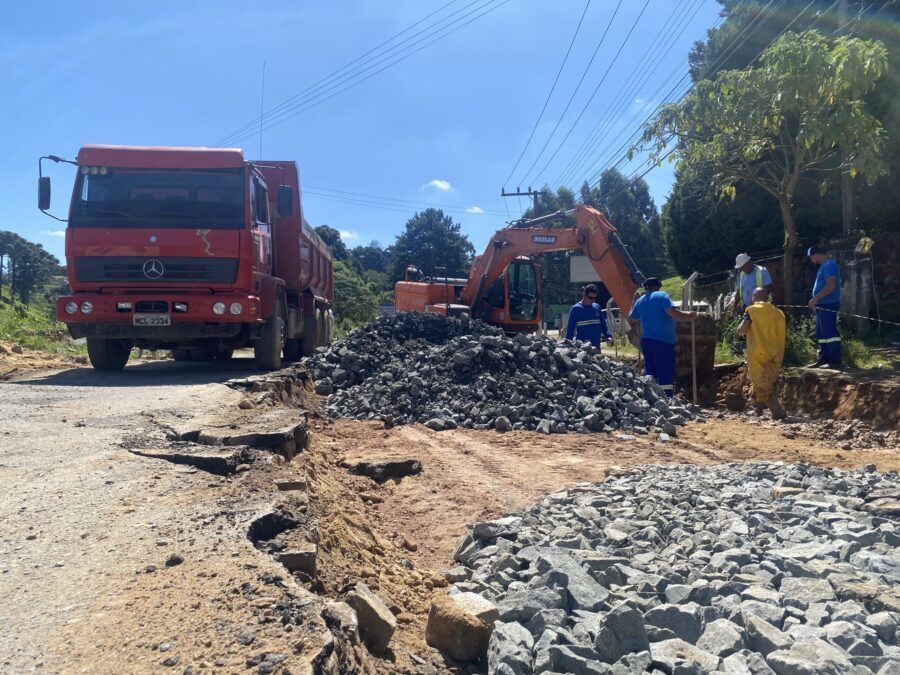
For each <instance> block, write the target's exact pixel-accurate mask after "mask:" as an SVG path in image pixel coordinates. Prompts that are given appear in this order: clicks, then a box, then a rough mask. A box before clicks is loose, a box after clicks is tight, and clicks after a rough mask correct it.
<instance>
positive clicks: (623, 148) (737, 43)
mask: <svg viewBox="0 0 900 675" xmlns="http://www.w3.org/2000/svg"><path fill="white" fill-rule="evenodd" d="M773 2H774V0H769V2H768V3H767V4H766V5H765V6H763V8H762V9H761V10H760V11H759V13H757V14H756V15H755V16H754V17H753V19H752V20H751V21H750V22H749V23H748V24H747V25H746V26H745V27H744V29H743V30H742V31H741V32H740V33H739V34H738V35H737V37H735V38H734V41H733V43H732V45H731V47H730V48H729V49H726V50H724V51H723V52H722V53H721V54H720V55H719V57H718V58H717V59H716V60H715V62H714V63H713V64H712V65H710V66H709V67H708V68H706V69H705V73H704V76H705V75H707V74H709V73H712V72H714V71H715V70H716V69H717V68H718V67H719V66H720V65H722V64H723V63H725V61H726V60H727V59H729V58H730V57H731V56H732V55H733V54H734V53H735V52H736V51H737V50H738V49H740V48H741V47H742V46H743V45H744V44H746V42H747V40H749V39H750V38H751V37H752V36H753V34H754V33H756V31H758V30H759V29H760V27H761V26H762V25H763V24H764V23H765V22H766V21H768V19H769V18H770V17H771V15H772V14H773V13H774V10H775V8H774V7H771V6H772V4H773ZM813 2H815V0H812V1H811V2H810V3H809V5H807V6H806V7H805V8H804V9H803V10H801V12H800V14H802V13H803V12H805V11H806V9H808V8H809V6H810V5H812V4H813ZM770 7H771V8H770ZM767 10H768V13H766V12H767ZM764 13H765V18H762V17H763V15H764ZM799 16H800V15H798V17H795V19H794V20H795V21H796V19H797V18H799ZM757 21H759V24H758V25H756V22H757ZM792 24H793V22H791V24H789V25H792ZM751 29H752V30H751ZM748 31H749V33H748ZM782 32H783V31H782ZM777 37H778V36H776V37H775V38H773V41H774V39H777ZM764 50H765V47H764V48H763V50H762V51H764ZM762 51H761V52H760V53H762ZM758 56H759V55H757V57H758ZM757 57H754V59H751V62H752V61H753V60H755V59H756V58H757ZM689 75H690V73H689V72H688V73H685V74H684V75H682V77H681V78H680V79H679V80H678V81H677V82H676V83H675V85H674V86H673V87H672V88H671V89H670V90H669V91H668V93H667V94H666V95H665V96H664V97H663V102H662V103H660V104H659V105H657V106H656V107H655V108H654V109H653V110H652V111H651V112H650V114H649V115H648V116H647V117H646V118H645V119H644V121H643V122H641V123H640V124H639V125H638V127H637V129H636V130H635V131H634V132H633V133H632V134H631V135H630V136H629V137H628V138H626V140H625V142H624V143H622V144H621V145H620V146H619V147H618V148H617V149H616V150H615V151H614V152H613V153H611V154H610V155H604V153H606V152H607V151H608V150H609V148H611V147H612V146H613V145H614V144H615V143H616V139H613V141H612V142H611V143H609V144H607V146H606V147H605V148H604V150H603V151H601V152H600V153H599V157H604V160H603V161H602V162H600V164H601V167H604V168H605V167H606V166H608V161H610V160H608V159H606V157H609V158H612V157H617V156H619V155H620V153H623V152H624V153H625V154H623V155H622V156H621V157H620V159H619V160H618V161H617V162H615V164H613V166H614V167H617V166H619V165H621V164H622V163H624V162H625V161H626V160H627V150H628V148H629V147H630V146H631V145H632V144H633V143H634V141H636V140H637V138H638V137H639V136H640V133H641V129H642V128H643V127H644V126H645V125H646V124H647V123H648V122H649V121H650V120H651V119H653V117H654V116H655V115H656V114H657V112H658V111H659V110H660V108H661V107H662V106H663V105H665V102H666V101H668V100H669V99H671V98H672V95H673V94H674V93H675V92H676V91H677V90H678V89H679V88H680V87H682V86H683V83H684V81H685V80H686V79H687V78H688V77H689ZM694 86H695V84H694V83H691V84H690V85H689V86H688V87H687V88H686V89H685V90H684V91H682V92H680V93H679V94H678V96H677V97H676V98H678V99H680V98H682V97H683V96H685V95H686V94H687V93H688V92H689V91H690V90H691V89H692V88H693V87H694ZM660 90H661V88H660ZM660 90H657V93H658V92H659V91H660ZM655 96H656V94H654V97H655ZM646 107H647V106H646V105H645V106H644V107H643V108H642V109H641V110H639V111H638V112H637V113H636V114H635V115H634V117H632V119H631V120H630V121H629V123H628V124H627V125H626V127H627V126H630V125H631V123H632V122H634V121H635V120H636V119H637V118H638V117H639V116H640V115H641V114H642V113H643V110H645V109H646ZM617 138H621V134H620V135H619V136H617ZM596 164H597V162H595V163H594V165H595V166H596ZM602 172H603V168H600V169H598V170H597V171H596V172H595V173H594V174H593V175H592V176H590V177H589V178H588V179H587V180H588V182H589V183H593V182H595V181H597V180H598V179H599V177H600V175H601V174H602Z"/></svg>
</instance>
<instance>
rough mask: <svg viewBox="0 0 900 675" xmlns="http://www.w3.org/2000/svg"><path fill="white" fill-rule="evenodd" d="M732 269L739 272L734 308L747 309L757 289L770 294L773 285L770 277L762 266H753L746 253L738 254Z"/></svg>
mask: <svg viewBox="0 0 900 675" xmlns="http://www.w3.org/2000/svg"><path fill="white" fill-rule="evenodd" d="M734 268H735V269H736V270H739V273H738V277H737V302H736V303H735V305H736V308H744V307H749V306H750V305H752V304H753V291H754V290H755V289H757V288H764V289H766V290H767V291H768V292H769V294H770V295H771V293H772V288H773V286H774V284H773V283H772V275H771V274H769V270H767V269H766V268H765V267H763V266H762V265H756V264H754V262H753V260H752V259H751V258H750V256H749V255H747V254H746V253H740V254H738V256H737V257H736V258H735V259H734Z"/></svg>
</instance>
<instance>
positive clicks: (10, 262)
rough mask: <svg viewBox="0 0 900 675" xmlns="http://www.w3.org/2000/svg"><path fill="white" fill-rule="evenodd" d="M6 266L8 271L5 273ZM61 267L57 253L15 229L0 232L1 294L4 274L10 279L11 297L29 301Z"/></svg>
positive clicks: (25, 301) (23, 301) (25, 302)
mask: <svg viewBox="0 0 900 675" xmlns="http://www.w3.org/2000/svg"><path fill="white" fill-rule="evenodd" d="M4 267H5V268H6V274H5V277H4V272H3V270H4ZM59 269H60V264H59V260H57V259H56V256H54V255H52V254H50V253H48V252H47V251H46V250H44V247H43V246H41V245H40V244H35V243H32V242H30V241H28V240H27V239H24V238H23V237H20V236H19V235H18V234H16V233H15V232H5V231H4V232H0V294H2V285H3V282H4V278H5V279H6V280H7V281H8V282H9V289H10V299H12V300H15V299H16V296H17V295H18V297H19V301H20V302H22V303H23V304H26V305H27V304H28V303H29V302H30V301H31V295H32V293H33V292H34V291H35V290H36V289H38V288H40V287H41V286H43V285H44V284H45V283H47V280H48V279H49V278H50V276H51V275H52V274H54V273H57V272H58V271H59Z"/></svg>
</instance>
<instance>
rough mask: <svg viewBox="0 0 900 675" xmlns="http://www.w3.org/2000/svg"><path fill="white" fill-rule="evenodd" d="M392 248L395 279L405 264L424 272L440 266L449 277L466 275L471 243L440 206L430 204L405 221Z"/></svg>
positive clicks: (473, 251) (431, 272)
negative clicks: (433, 206)
mask: <svg viewBox="0 0 900 675" xmlns="http://www.w3.org/2000/svg"><path fill="white" fill-rule="evenodd" d="M392 248H393V262H392V267H393V270H392V271H393V279H394V280H395V281H397V280H400V279H402V278H403V273H404V272H405V270H406V267H407V266H408V265H415V266H416V267H418V268H419V269H420V270H422V271H423V272H424V273H425V274H427V275H434V274H435V269H436V268H439V267H440V268H446V274H447V276H449V277H468V276H469V266H470V264H471V261H472V256H473V255H475V247H474V246H472V242H470V241H469V238H468V237H467V236H466V235H464V234H462V233H461V232H460V226H459V223H455V222H453V218H451V217H450V216H448V215H445V214H444V212H443V211H441V210H440V209H431V208H429V209H425V210H424V211H422V212H417V213H415V214H414V215H413V217H412V218H410V219H409V220H408V221H406V225H405V226H404V229H403V232H401V233H400V234H399V235H397V239H396V241H395V242H394V246H393V247H392ZM440 274H444V271H443V270H441V272H440Z"/></svg>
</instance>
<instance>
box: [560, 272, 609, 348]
mask: <svg viewBox="0 0 900 675" xmlns="http://www.w3.org/2000/svg"><path fill="white" fill-rule="evenodd" d="M597 295H598V291H597V287H596V286H595V285H594V284H588V285H587V286H585V287H584V289H583V290H582V292H581V301H580V302H576V303H575V304H574V305H572V309H570V310H569V320H568V321H567V322H566V340H571V339H573V338H574V339H576V340H578V341H579V342H590V343H591V344H592V345H594V346H595V347H599V346H600V340H606V341H607V342H610V341H611V340H612V335H610V333H609V328H608V327H607V325H606V319H605V318H604V317H603V309H601V307H600V305H598V304H597V303H596V302H595V300H596V299H597Z"/></svg>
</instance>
